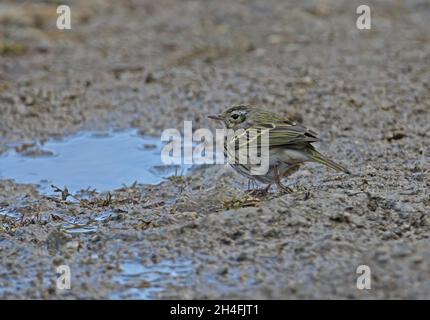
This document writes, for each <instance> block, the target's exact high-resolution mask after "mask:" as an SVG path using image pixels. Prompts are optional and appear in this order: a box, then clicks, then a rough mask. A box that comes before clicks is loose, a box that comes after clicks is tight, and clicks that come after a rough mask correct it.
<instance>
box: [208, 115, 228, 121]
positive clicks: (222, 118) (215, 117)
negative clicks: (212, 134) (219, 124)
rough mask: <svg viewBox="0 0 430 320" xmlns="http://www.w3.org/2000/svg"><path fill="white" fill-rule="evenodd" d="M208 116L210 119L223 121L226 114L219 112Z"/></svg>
mask: <svg viewBox="0 0 430 320" xmlns="http://www.w3.org/2000/svg"><path fill="white" fill-rule="evenodd" d="M208 118H209V119H213V120H221V121H222V120H224V119H225V118H224V116H222V115H220V114H218V115H210V116H208Z"/></svg>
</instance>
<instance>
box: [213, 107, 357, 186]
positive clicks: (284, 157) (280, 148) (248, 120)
mask: <svg viewBox="0 0 430 320" xmlns="http://www.w3.org/2000/svg"><path fill="white" fill-rule="evenodd" d="M208 118H210V119H213V120H218V121H221V122H222V123H223V124H224V127H225V128H226V129H228V130H234V132H240V133H239V134H234V135H232V136H230V137H228V136H226V137H225V143H224V156H226V157H228V156H233V157H234V161H229V163H230V165H231V166H232V167H233V169H234V170H235V171H236V172H238V173H239V174H241V175H243V176H245V177H247V178H248V179H250V180H249V181H252V182H253V183H255V181H257V182H260V183H263V184H267V187H266V188H263V189H256V190H254V191H256V193H267V192H268V191H269V190H270V187H271V186H272V185H273V184H275V185H276V187H277V188H278V190H279V191H281V192H286V193H290V192H292V191H293V190H292V189H290V188H289V187H287V186H285V185H283V184H282V183H281V180H282V179H283V178H286V177H288V176H290V175H291V174H293V173H295V172H296V171H297V170H299V169H300V167H301V166H302V165H303V164H304V163H306V162H316V163H319V164H322V165H325V166H327V167H329V168H331V169H334V170H336V171H340V172H344V173H346V174H350V171H349V170H348V169H347V168H346V167H344V166H343V165H340V164H338V163H336V162H334V161H332V160H330V159H328V158H327V157H325V156H324V155H322V154H321V153H320V152H318V151H317V150H316V149H315V147H314V146H313V145H312V143H314V142H317V141H320V139H319V138H318V136H317V133H316V132H315V131H313V130H310V129H308V128H306V127H305V126H303V125H301V124H299V123H297V122H295V121H291V120H289V119H288V118H286V117H283V116H280V115H278V114H276V113H273V112H270V111H266V110H264V109H262V108H259V107H256V106H251V105H248V104H238V105H233V106H231V107H229V108H227V109H226V110H225V111H224V112H222V113H221V114H218V115H209V116H208ZM255 132H257V135H256V134H255ZM258 132H259V134H258ZM263 132H264V133H268V135H267V136H268V148H267V149H268V150H269V158H268V159H269V161H268V170H267V172H265V173H264V174H260V175H256V174H253V173H252V170H251V169H253V168H254V167H255V164H253V163H251V162H250V161H246V162H245V163H242V162H243V161H238V156H237V151H238V150H239V149H240V147H241V146H242V145H243V143H240V142H239V140H240V139H239V137H243V136H244V134H245V136H246V137H247V139H248V143H247V145H248V146H250V143H249V141H250V140H251V137H254V138H255V139H256V140H254V141H257V144H256V146H257V148H258V149H259V150H260V152H261V150H263V149H262V148H261V147H262V146H263V142H262V141H263V140H262V138H261V134H262V133H263ZM252 139H253V138H252ZM232 150H234V152H235V154H233V155H232ZM234 152H233V153H234ZM239 154H240V150H239ZM260 155H261V154H260ZM248 188H249V185H248Z"/></svg>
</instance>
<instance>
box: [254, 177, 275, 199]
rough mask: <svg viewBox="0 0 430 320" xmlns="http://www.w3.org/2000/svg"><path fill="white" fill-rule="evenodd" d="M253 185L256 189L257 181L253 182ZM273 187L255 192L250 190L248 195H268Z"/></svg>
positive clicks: (256, 189)
mask: <svg viewBox="0 0 430 320" xmlns="http://www.w3.org/2000/svg"><path fill="white" fill-rule="evenodd" d="M252 185H253V187H254V188H255V187H256V184H255V180H252ZM271 186H272V185H271V184H269V185H268V186H267V187H265V188H261V189H258V188H255V189H253V190H249V192H248V194H249V195H250V196H264V195H266V194H267V193H268V192H269V189H270V187H271Z"/></svg>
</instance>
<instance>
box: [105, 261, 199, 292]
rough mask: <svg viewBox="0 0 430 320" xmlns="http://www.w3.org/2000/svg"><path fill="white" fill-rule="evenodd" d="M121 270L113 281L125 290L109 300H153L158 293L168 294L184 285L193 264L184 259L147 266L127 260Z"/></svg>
mask: <svg viewBox="0 0 430 320" xmlns="http://www.w3.org/2000/svg"><path fill="white" fill-rule="evenodd" d="M121 270H122V272H121V274H120V275H118V276H116V277H114V279H113V280H114V282H116V283H118V284H119V285H121V286H123V287H125V288H124V290H121V292H116V293H113V294H112V295H111V296H110V298H111V299H155V298H157V294H158V293H161V292H164V293H166V294H168V293H167V292H166V291H167V290H169V289H172V287H175V286H178V285H179V286H181V285H182V286H184V285H186V282H187V279H188V278H189V276H190V275H191V274H192V272H193V264H192V261H191V260H186V259H178V260H163V261H160V262H159V263H151V264H149V265H144V264H142V263H141V262H139V261H136V260H129V261H125V262H124V263H122V264H121Z"/></svg>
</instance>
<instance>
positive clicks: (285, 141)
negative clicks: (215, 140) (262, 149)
mask: <svg viewBox="0 0 430 320" xmlns="http://www.w3.org/2000/svg"><path fill="white" fill-rule="evenodd" d="M264 133H268V134H269V135H268V137H269V140H268V143H269V147H274V146H283V145H293V144H296V145H301V144H302V143H311V142H316V141H319V140H320V139H319V138H318V137H317V133H316V132H315V131H312V130H310V129H308V128H306V127H304V126H302V125H299V124H297V123H295V122H291V121H289V120H283V121H277V122H267V123H259V124H258V125H253V126H252V127H250V128H248V129H246V130H244V131H243V132H242V133H240V134H237V135H236V136H235V137H234V138H233V140H232V141H231V142H234V141H236V142H238V141H239V139H240V138H242V137H244V136H246V137H247V139H245V141H244V142H241V143H239V144H238V145H236V148H237V147H240V146H241V145H245V144H248V145H249V144H251V143H252V142H253V141H255V140H257V141H258V145H259V146H260V145H262V144H264V140H263V139H262V138H261V136H262V134H264ZM242 141H243V140H242ZM266 141H267V140H266Z"/></svg>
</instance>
